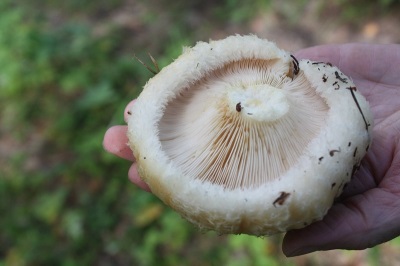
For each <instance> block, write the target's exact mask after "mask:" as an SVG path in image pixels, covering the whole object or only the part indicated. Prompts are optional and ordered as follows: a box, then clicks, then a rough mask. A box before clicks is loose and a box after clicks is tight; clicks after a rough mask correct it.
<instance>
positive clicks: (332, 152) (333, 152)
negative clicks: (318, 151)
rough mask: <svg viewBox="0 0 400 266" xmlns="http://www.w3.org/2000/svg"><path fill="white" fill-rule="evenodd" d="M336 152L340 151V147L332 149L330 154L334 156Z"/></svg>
mask: <svg viewBox="0 0 400 266" xmlns="http://www.w3.org/2000/svg"><path fill="white" fill-rule="evenodd" d="M336 152H340V149H338V150H330V151H329V155H330V156H331V157H333V155H335V153H336Z"/></svg>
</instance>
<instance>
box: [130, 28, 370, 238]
mask: <svg viewBox="0 0 400 266" xmlns="http://www.w3.org/2000/svg"><path fill="white" fill-rule="evenodd" d="M130 114H131V115H130V117H129V118H128V138H129V145H130V147H131V149H132V151H133V153H134V156H135V158H136V160H137V165H138V171H139V174H140V176H141V178H142V179H143V180H144V181H145V182H146V183H147V184H148V185H149V187H150V189H151V191H152V192H153V193H154V194H155V195H156V196H158V197H159V198H160V199H161V200H162V201H163V202H164V203H165V204H167V205H169V206H170V207H171V208H173V209H174V210H176V211H177V212H178V213H180V214H181V215H182V216H183V217H184V218H186V219H187V220H189V221H190V222H192V223H193V224H196V225H197V226H199V227H200V228H201V229H211V230H216V231H217V232H219V233H221V234H224V233H235V234H239V233H245V234H252V235H258V236H259V235H271V234H274V233H278V232H285V231H287V230H290V229H296V228H301V227H304V226H306V225H308V224H310V223H312V222H314V221H317V220H320V219H322V217H323V216H324V215H325V214H326V213H327V211H328V209H329V208H330V207H331V205H332V204H333V201H334V199H335V198H336V197H337V196H338V195H340V193H341V192H342V190H343V187H344V185H345V184H346V183H347V182H348V181H349V180H350V179H351V176H352V174H354V172H355V170H356V169H357V168H358V166H359V165H360V161H361V159H362V157H363V156H364V155H365V153H366V151H367V149H368V147H369V146H370V144H371V139H372V136H371V133H372V115H371V112H370V109H369V106H368V102H367V101H366V99H365V98H364V97H363V96H362V95H361V94H360V93H359V92H358V90H357V89H356V87H355V85H354V83H353V82H352V81H351V79H350V78H348V77H346V76H345V75H344V74H343V73H342V72H341V71H340V70H339V69H338V68H337V67H335V66H332V65H331V64H330V63H323V62H313V61H310V60H299V61H298V60H297V59H296V58H295V57H294V56H292V55H291V54H290V53H288V52H286V51H283V50H281V49H279V48H278V47H277V46H276V45H275V44H274V43H272V42H269V41H268V40H265V39H260V38H258V37H256V36H254V35H250V36H239V35H236V36H230V37H228V38H226V39H223V40H219V41H210V42H209V43H206V42H198V43H197V44H196V45H195V46H194V47H192V48H185V49H184V52H183V54H182V55H181V56H180V57H179V58H178V59H176V60H175V61H174V62H173V63H171V64H170V65H168V66H166V67H164V68H163V69H162V70H161V71H160V72H159V73H158V74H156V75H155V76H154V77H153V78H151V79H150V80H149V81H148V83H147V84H146V85H145V87H144V90H143V91H142V93H141V94H140V96H139V97H138V99H137V101H136V103H135V104H134V105H133V106H132V108H131V110H130Z"/></svg>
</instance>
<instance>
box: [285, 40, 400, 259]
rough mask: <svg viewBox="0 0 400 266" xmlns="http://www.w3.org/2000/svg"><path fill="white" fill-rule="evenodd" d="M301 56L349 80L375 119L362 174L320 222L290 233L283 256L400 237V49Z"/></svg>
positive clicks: (329, 50) (328, 48)
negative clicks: (334, 69)
mask: <svg viewBox="0 0 400 266" xmlns="http://www.w3.org/2000/svg"><path fill="white" fill-rule="evenodd" d="M296 56H297V57H298V58H299V59H300V58H307V59H311V60H314V61H324V62H330V63H332V64H333V65H336V66H337V67H339V69H340V70H341V71H342V72H343V73H345V74H346V75H348V76H350V77H351V78H352V79H353V81H354V83H355V85H356V87H357V89H358V90H359V91H360V92H361V93H362V94H363V95H364V96H365V97H366V98H367V100H368V101H369V103H370V106H371V109H372V113H373V115H374V124H375V126H374V130H373V143H372V146H371V148H370V149H369V151H368V153H367V155H366V157H365V158H364V159H363V161H362V164H361V168H360V170H359V171H358V172H357V173H356V174H355V176H354V178H353V179H352V180H351V182H350V183H348V186H347V187H346V189H345V190H344V192H343V194H342V195H341V196H340V197H339V199H338V200H337V202H336V203H335V204H334V205H333V207H332V208H331V209H330V210H329V211H328V214H327V215H326V216H325V217H324V218H323V220H322V221H319V222H316V223H313V224H311V225H309V226H307V227H306V228H303V229H298V230H293V231H291V232H288V233H287V234H286V236H285V238H284V240H283V252H284V253H285V254H286V255H287V256H297V255H302V254H306V253H310V252H313V251H317V250H330V249H365V248H369V247H373V246H375V245H377V244H380V243H383V242H386V241H388V240H391V239H393V238H395V237H397V236H399V235H400V223H399V221H400V72H399V66H400V45H369V44H345V45H324V46H317V47H312V48H308V49H305V50H301V51H299V52H297V53H296Z"/></svg>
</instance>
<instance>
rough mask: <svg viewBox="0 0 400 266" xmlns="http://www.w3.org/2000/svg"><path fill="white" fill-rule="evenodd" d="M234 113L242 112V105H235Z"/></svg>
mask: <svg viewBox="0 0 400 266" xmlns="http://www.w3.org/2000/svg"><path fill="white" fill-rule="evenodd" d="M236 111H238V112H240V111H242V104H241V103H237V104H236Z"/></svg>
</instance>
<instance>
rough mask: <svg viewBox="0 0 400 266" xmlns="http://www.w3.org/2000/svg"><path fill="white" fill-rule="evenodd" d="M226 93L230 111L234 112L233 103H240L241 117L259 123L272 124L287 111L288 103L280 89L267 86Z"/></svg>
mask: <svg viewBox="0 0 400 266" xmlns="http://www.w3.org/2000/svg"><path fill="white" fill-rule="evenodd" d="M227 93H229V98H230V106H231V108H232V109H234V110H236V105H235V103H237V102H240V103H241V108H242V109H244V111H245V112H243V113H242V115H243V116H245V117H247V118H249V119H254V120H256V121H259V122H273V121H275V120H278V119H279V118H281V117H282V116H283V115H285V114H286V113H287V112H288V110H289V103H288V100H287V98H286V96H285V93H284V92H283V91H282V89H279V88H275V87H272V86H270V85H268V84H260V85H251V86H248V87H242V88H230V89H229V91H228V92H227Z"/></svg>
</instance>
